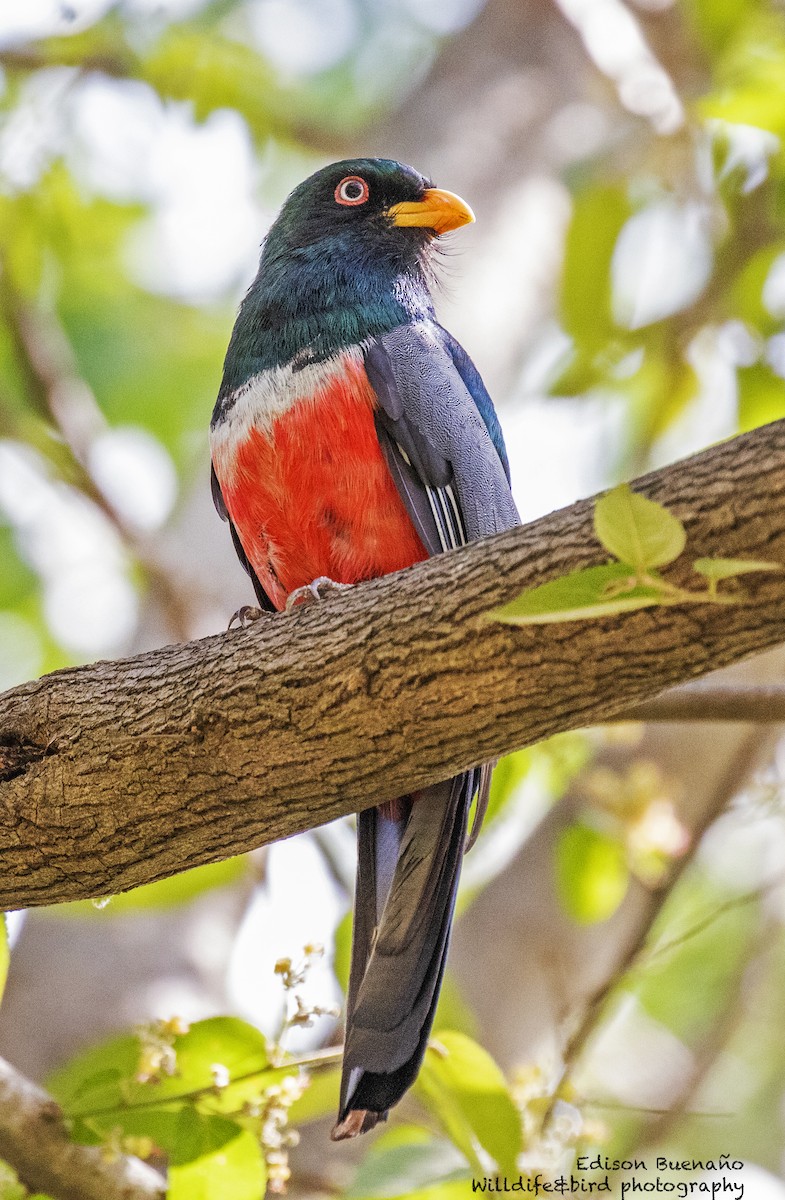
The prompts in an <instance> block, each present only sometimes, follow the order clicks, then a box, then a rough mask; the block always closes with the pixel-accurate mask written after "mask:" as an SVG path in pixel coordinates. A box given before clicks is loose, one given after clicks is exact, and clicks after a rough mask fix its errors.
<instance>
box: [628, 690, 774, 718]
mask: <svg viewBox="0 0 785 1200" xmlns="http://www.w3.org/2000/svg"><path fill="white" fill-rule="evenodd" d="M613 720H614V721H739V722H751V723H754V724H757V725H766V724H771V725H778V724H780V723H781V722H783V723H785V686H782V685H776V684H773V685H771V686H768V687H766V686H763V685H755V684H751V685H745V684H730V685H726V686H719V685H716V684H705V683H699V684H685V685H684V686H682V687H678V688H674V689H673V690H672V691H670V692H667V693H666V694H665V695H664V696H656V697H655V698H654V699H653V700H646V701H644V703H643V704H638V705H637V706H636V707H635V708H633V709H632V710H631V711H630V712H628V713H621V714H619V715H618V716H616V717H614V718H613Z"/></svg>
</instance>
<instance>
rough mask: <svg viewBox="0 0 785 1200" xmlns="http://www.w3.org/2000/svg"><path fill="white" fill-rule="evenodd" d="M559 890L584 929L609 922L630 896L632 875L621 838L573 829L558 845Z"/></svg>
mask: <svg viewBox="0 0 785 1200" xmlns="http://www.w3.org/2000/svg"><path fill="white" fill-rule="evenodd" d="M555 869H556V887H557V891H558V893H559V898H560V900H561V902H562V904H563V906H564V909H565V911H566V912H567V913H568V914H569V915H570V916H571V917H572V918H573V919H574V920H575V921H578V922H579V923H580V924H581V925H591V924H594V923H595V922H597V921H606V920H607V919H608V917H610V916H612V915H613V913H615V911H616V909H617V908H618V907H619V905H620V904H621V902H622V900H623V899H624V897H625V895H626V893H627V886H628V884H629V878H630V873H629V870H628V868H627V864H626V862H625V858H624V849H623V847H622V845H621V843H620V842H619V840H618V839H617V838H613V837H609V836H608V835H607V834H604V833H600V832H599V831H598V830H596V829H592V828H591V826H589V825H584V824H576V825H570V826H569V827H568V828H567V829H565V830H564V831H563V833H562V834H561V835H560V837H559V840H558V842H557V843H556V862H555Z"/></svg>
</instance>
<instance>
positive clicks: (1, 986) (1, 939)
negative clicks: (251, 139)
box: [0, 913, 11, 1000]
mask: <svg viewBox="0 0 785 1200" xmlns="http://www.w3.org/2000/svg"><path fill="white" fill-rule="evenodd" d="M10 964H11V951H10V948H9V946H8V927H7V925H6V919H5V913H0V1000H2V998H3V992H4V991H5V983H6V980H7V978H8V968H9V966H10Z"/></svg>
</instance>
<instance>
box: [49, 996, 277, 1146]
mask: <svg viewBox="0 0 785 1200" xmlns="http://www.w3.org/2000/svg"><path fill="white" fill-rule="evenodd" d="M173 1044H174V1049H175V1052H176V1055H177V1073H176V1074H175V1075H173V1076H171V1077H164V1078H163V1079H161V1081H160V1082H147V1083H139V1082H137V1079H136V1075H137V1073H138V1070H139V1055H140V1048H141V1047H140V1042H139V1038H138V1037H135V1036H133V1035H130V1034H129V1035H125V1036H123V1037H119V1038H114V1039H112V1040H111V1041H109V1042H105V1043H103V1044H102V1045H100V1046H95V1047H93V1048H92V1049H91V1050H87V1051H86V1052H85V1053H83V1054H80V1055H78V1056H77V1057H76V1058H75V1059H72V1060H71V1062H70V1063H68V1064H67V1065H66V1066H65V1067H62V1068H61V1069H60V1070H59V1071H57V1072H55V1074H54V1075H52V1076H51V1077H50V1078H49V1080H48V1081H47V1087H48V1089H49V1091H50V1092H51V1093H52V1095H53V1096H54V1097H55V1099H56V1100H58V1101H59V1103H60V1104H61V1105H62V1108H63V1110H64V1112H65V1113H66V1115H67V1116H69V1117H85V1116H90V1117H91V1119H92V1116H93V1114H95V1113H96V1112H101V1113H109V1114H110V1116H111V1114H112V1113H115V1114H117V1113H119V1112H120V1111H122V1110H128V1109H132V1108H134V1107H135V1106H140V1105H146V1106H152V1105H155V1104H159V1105H160V1104H164V1105H166V1104H170V1103H171V1102H172V1101H175V1100H178V1099H184V1098H186V1097H188V1096H190V1095H191V1094H192V1093H193V1092H199V1091H202V1090H208V1089H210V1088H211V1087H212V1084H213V1067H214V1066H215V1065H220V1066H222V1067H225V1068H226V1070H227V1071H228V1073H229V1077H230V1079H232V1080H234V1079H235V1078H237V1077H238V1076H248V1075H252V1076H254V1077H255V1076H256V1075H257V1074H261V1073H262V1072H264V1071H266V1070H267V1068H268V1066H269V1063H268V1057H267V1047H266V1043H265V1040H264V1037H263V1036H262V1034H261V1033H260V1032H259V1030H258V1029H254V1027H253V1026H252V1025H249V1024H247V1022H245V1021H241V1020H240V1019H239V1018H237V1017H210V1018H208V1019H207V1020H206V1021H197V1022H196V1023H195V1024H194V1025H192V1026H191V1028H190V1029H189V1031H188V1033H185V1034H181V1035H179V1036H178V1037H175V1038H174V1040H173ZM239 1086H240V1085H239V1084H238V1087H239ZM252 1086H253V1088H254V1089H255V1090H256V1091H257V1092H258V1091H259V1088H260V1084H259V1083H258V1082H257V1081H254V1082H253V1084H252ZM231 1092H232V1088H231V1087H228V1088H224V1089H222V1091H221V1092H220V1093H219V1095H220V1098H221V1100H222V1101H223V1102H224V1103H229V1101H230V1096H228V1095H227V1093H231ZM216 1102H217V1098H216ZM108 1119H110V1117H107V1120H108ZM111 1119H113V1120H114V1121H115V1123H118V1120H117V1117H116V1115H115V1117H113V1118H111Z"/></svg>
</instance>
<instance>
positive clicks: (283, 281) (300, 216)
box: [230, 158, 474, 365]
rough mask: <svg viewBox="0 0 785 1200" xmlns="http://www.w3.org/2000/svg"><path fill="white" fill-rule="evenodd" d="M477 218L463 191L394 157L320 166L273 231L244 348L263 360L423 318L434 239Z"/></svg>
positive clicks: (243, 328) (241, 326)
mask: <svg viewBox="0 0 785 1200" xmlns="http://www.w3.org/2000/svg"><path fill="white" fill-rule="evenodd" d="M473 220H474V215H473V213H472V211H471V209H470V208H469V206H468V205H467V204H466V203H464V201H463V200H461V199H460V197H458V196H455V195H454V194H453V193H452V192H446V191H442V190H441V189H439V188H435V187H432V186H431V184H430V181H429V180H428V179H426V178H425V177H424V176H423V175H421V174H420V173H419V172H418V171H415V170H414V169H413V168H412V167H408V166H404V165H403V164H402V163H399V162H395V161H393V160H392V159H385V158H357V159H347V160H345V161H343V162H337V163H332V164H331V165H330V166H328V167H324V168H322V170H320V171H317V172H316V173H315V174H314V175H311V176H309V178H308V179H305V180H304V181H303V182H302V183H301V184H299V185H298V186H297V187H296V188H295V189H294V191H293V192H292V193H291V195H290V196H289V197H288V199H287V200H286V202H285V204H284V205H283V208H282V209H281V212H280V213H279V215H278V217H277V218H276V220H275V222H274V223H273V225H272V226H271V228H270V230H269V233H268V234H267V238H266V239H265V243H264V247H263V250H262V258H261V262H260V265H259V273H258V275H257V277H256V279H255V280H254V283H253V284H252V286H251V289H250V291H249V293H248V296H247V297H246V300H245V302H244V304H243V306H242V309H241V313H240V318H239V320H238V328H237V329H236V336H235V344H236V346H237V349H238V352H242V353H244V354H245V355H246V357H247V356H248V355H249V354H253V356H254V358H255V359H256V361H257V364H258V363H264V364H265V365H269V364H271V363H275V362H280V361H286V360H287V359H288V358H290V357H291V356H292V354H294V353H298V352H300V351H301V350H303V349H306V348H309V349H310V350H311V351H313V352H314V353H316V354H319V355H323V354H325V353H328V352H330V351H331V350H333V349H335V348H337V347H339V346H340V345H347V344H351V343H352V342H358V341H361V340H362V339H363V338H365V337H368V336H373V335H376V334H379V333H382V332H384V331H385V330H387V329H390V328H393V327H394V326H395V325H397V324H400V323H401V322H403V321H406V320H413V319H417V318H419V317H422V316H424V315H427V314H428V313H430V312H432V305H431V300H430V294H429V282H430V272H429V270H428V260H429V257H430V254H431V251H432V249H433V246H434V243H435V241H436V239H438V238H439V237H440V236H441V235H442V234H445V233H448V232H450V231H451V230H453V229H459V228H460V227H461V226H462V225H467V224H469V223H470V222H471V221H473ZM232 358H233V347H230V365H233V362H232V361H231V360H232Z"/></svg>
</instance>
